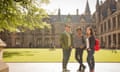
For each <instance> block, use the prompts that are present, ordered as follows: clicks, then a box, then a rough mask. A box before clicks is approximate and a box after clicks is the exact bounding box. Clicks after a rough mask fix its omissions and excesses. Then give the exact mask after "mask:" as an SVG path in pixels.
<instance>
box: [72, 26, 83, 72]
mask: <svg viewBox="0 0 120 72" xmlns="http://www.w3.org/2000/svg"><path fill="white" fill-rule="evenodd" d="M76 32H77V34H76V35H75V37H74V40H73V43H74V47H75V59H76V60H77V62H78V63H79V64H80V66H79V69H78V72H84V70H85V65H84V64H83V51H84V49H85V38H84V36H83V34H82V29H81V28H80V27H78V28H77V29H76Z"/></svg>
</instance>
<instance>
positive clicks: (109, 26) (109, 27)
mask: <svg viewBox="0 0 120 72" xmlns="http://www.w3.org/2000/svg"><path fill="white" fill-rule="evenodd" d="M109 30H111V22H110V20H108V31H109Z"/></svg>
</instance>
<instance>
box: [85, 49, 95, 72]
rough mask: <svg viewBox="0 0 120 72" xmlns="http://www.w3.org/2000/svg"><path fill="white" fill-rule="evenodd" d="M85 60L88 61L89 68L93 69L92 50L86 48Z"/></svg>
mask: <svg viewBox="0 0 120 72" xmlns="http://www.w3.org/2000/svg"><path fill="white" fill-rule="evenodd" d="M87 53H88V55H87V62H88V66H89V68H90V70H93V69H94V67H95V60H94V50H90V51H88V50H87Z"/></svg>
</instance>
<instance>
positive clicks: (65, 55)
mask: <svg viewBox="0 0 120 72" xmlns="http://www.w3.org/2000/svg"><path fill="white" fill-rule="evenodd" d="M70 54H71V49H63V70H67V64H68V60H69V57H70Z"/></svg>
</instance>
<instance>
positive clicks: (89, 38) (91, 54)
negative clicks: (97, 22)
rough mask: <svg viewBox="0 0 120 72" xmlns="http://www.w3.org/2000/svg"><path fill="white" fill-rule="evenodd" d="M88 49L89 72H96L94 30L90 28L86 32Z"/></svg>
mask: <svg viewBox="0 0 120 72" xmlns="http://www.w3.org/2000/svg"><path fill="white" fill-rule="evenodd" d="M86 35H87V38H86V47H87V53H88V54H87V62H88V66H89V70H90V71H89V72H94V68H95V61H94V46H95V36H94V33H93V30H92V28H90V27H88V28H87V30H86Z"/></svg>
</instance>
